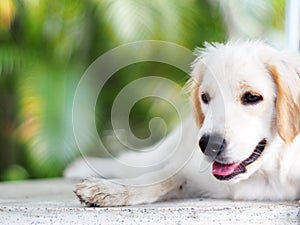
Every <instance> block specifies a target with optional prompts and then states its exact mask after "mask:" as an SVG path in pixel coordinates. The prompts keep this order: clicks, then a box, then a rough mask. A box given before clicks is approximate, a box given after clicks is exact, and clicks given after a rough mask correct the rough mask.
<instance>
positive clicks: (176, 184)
mask: <svg viewBox="0 0 300 225" xmlns="http://www.w3.org/2000/svg"><path fill="white" fill-rule="evenodd" d="M196 54H198V58H197V59H196V61H195V62H194V64H193V72H192V76H193V78H194V79H195V80H196V81H198V82H199V83H200V84H199V89H198V91H199V98H200V95H201V93H203V92H208V93H209V94H210V96H211V102H210V104H209V105H206V104H203V103H201V109H202V112H203V114H204V116H205V119H204V122H203V124H202V127H201V128H198V127H197V126H196V123H195V121H194V120H193V119H192V115H190V117H189V118H187V120H186V121H185V122H184V123H183V124H182V126H179V127H178V128H177V129H175V130H174V131H173V133H171V134H170V135H169V137H167V139H166V140H165V142H164V143H163V144H162V145H160V146H159V150H157V151H154V152H148V153H144V154H137V153H136V155H134V154H132V153H131V154H128V155H123V156H120V161H123V162H127V165H130V164H131V163H140V164H141V163H146V164H147V163H148V164H149V163H150V164H151V163H153V164H155V162H156V161H157V159H158V158H159V157H162V158H167V160H165V161H166V162H167V163H165V164H163V165H160V164H159V165H155V166H154V167H153V168H152V170H153V171H149V169H147V168H148V167H147V168H144V169H142V168H139V167H136V169H134V168H132V167H130V166H126V165H124V164H122V163H116V161H115V160H107V159H105V160H104V159H98V160H96V161H95V160H94V159H93V161H92V164H93V165H91V168H96V169H97V170H99V171H101V175H103V176H104V177H113V178H118V179H115V180H111V181H112V182H109V181H108V180H104V179H101V178H92V179H86V180H84V181H83V182H82V183H80V184H78V186H77V189H76V190H75V193H76V194H77V195H78V197H79V198H80V200H81V202H83V203H85V204H86V205H97V206H115V205H132V204H140V203H150V202H155V201H161V200H164V199H167V198H183V197H199V196H204V197H212V198H227V199H240V200H295V199H299V198H300V185H299V184H300V163H299V162H298V160H300V137H299V136H296V137H295V138H294V140H293V142H292V143H285V142H284V141H283V140H282V139H281V137H280V135H279V134H278V129H277V126H276V116H277V115H276V98H277V92H278V90H277V87H276V84H275V82H274V80H273V78H272V76H271V75H270V71H268V66H270V65H274V66H276V67H277V69H278V71H279V73H280V76H282V77H281V82H286V85H287V86H288V88H289V90H290V91H291V93H292V94H293V97H294V99H295V101H296V102H297V101H299V91H300V82H299V76H298V72H299V71H300V57H299V55H298V54H296V53H287V52H281V51H277V50H275V49H273V48H271V47H269V46H267V45H265V44H264V43H263V42H260V41H249V42H239V41H237V42H233V41H232V42H229V43H227V44H214V45H206V48H204V49H201V50H196ZM246 91H255V92H257V93H260V94H261V95H262V96H263V101H262V102H260V103H258V104H255V105H243V104H241V101H240V99H241V96H242V94H243V93H245V92H246ZM297 99H298V100H297ZM289 119H292V118H289ZM208 132H218V133H220V134H222V135H223V137H224V138H225V139H226V140H228V147H227V149H226V158H227V162H228V163H233V162H240V161H243V160H245V159H246V158H248V157H249V156H250V155H251V154H252V152H253V150H254V148H255V146H256V145H257V144H258V142H259V141H260V140H261V139H263V138H266V139H267V141H268V144H267V146H266V148H265V150H264V152H263V153H262V155H261V156H260V157H259V159H258V160H256V161H255V162H254V163H252V164H251V165H250V166H249V167H247V171H246V172H245V173H242V174H239V175H237V176H236V177H234V178H233V179H231V180H229V181H219V180H217V179H216V178H214V177H213V175H212V171H211V162H209V161H207V160H205V157H203V154H202V153H201V151H200V149H199V147H198V140H199V138H200V137H201V136H202V135H203V134H204V133H208ZM178 140H179V141H178ZM172 150H175V151H172ZM170 151H172V154H170ZM102 163H104V164H102ZM84 165H85V162H84V161H82V160H81V161H77V162H76V163H75V164H73V165H71V166H70V167H69V168H68V169H67V170H66V173H65V174H66V176H67V177H84V176H86V175H91V174H94V173H91V169H89V168H88V167H86V166H85V167H84ZM109 165H110V166H109ZM101 167H102V168H101ZM82 168H85V170H83V171H82ZM137 168H138V169H137ZM105 171H106V172H105ZM145 184H147V185H145ZM151 184H152V185H151Z"/></svg>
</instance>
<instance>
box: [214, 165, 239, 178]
mask: <svg viewBox="0 0 300 225" xmlns="http://www.w3.org/2000/svg"><path fill="white" fill-rule="evenodd" d="M239 165H240V163H232V164H221V163H218V162H214V163H213V165H212V173H213V175H218V176H229V175H230V174H232V173H233V172H234V171H235V170H236V168H238V166H239Z"/></svg>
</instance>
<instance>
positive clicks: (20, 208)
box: [0, 179, 300, 225]
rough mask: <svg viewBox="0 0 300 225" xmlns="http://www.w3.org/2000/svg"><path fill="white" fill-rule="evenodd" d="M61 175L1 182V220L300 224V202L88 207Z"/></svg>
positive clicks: (198, 201)
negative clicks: (47, 178) (59, 176)
mask: <svg viewBox="0 0 300 225" xmlns="http://www.w3.org/2000/svg"><path fill="white" fill-rule="evenodd" d="M73 188H74V183H73V182H71V181H68V180H63V179H50V180H35V181H22V182H6V183H0V224H268V225H270V224H280V225H282V224H299V225H300V222H299V221H300V203H299V202H237V201H227V200H221V201H220V200H212V199H199V198H197V199H186V200H175V201H169V202H164V203H156V204H150V205H139V206H130V207H111V208H86V207H83V206H81V205H80V204H79V201H78V200H77V198H76V197H75V195H74V194H73V192H72V190H73Z"/></svg>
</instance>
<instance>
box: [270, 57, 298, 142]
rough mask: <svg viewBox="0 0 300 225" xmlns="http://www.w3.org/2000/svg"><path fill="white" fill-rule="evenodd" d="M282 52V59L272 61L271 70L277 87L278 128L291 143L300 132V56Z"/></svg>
mask: <svg viewBox="0 0 300 225" xmlns="http://www.w3.org/2000/svg"><path fill="white" fill-rule="evenodd" d="M280 54H281V59H280V60H278V61H277V60H276V62H272V63H271V64H270V65H269V71H270V73H271V75H272V77H273V80H274V83H275V84H276V87H277V98H276V123H277V130H278V133H279V135H280V137H281V138H282V139H283V140H284V141H285V142H286V143H291V142H292V141H293V140H294V138H295V137H296V135H298V134H299V133H300V78H299V74H300V73H299V72H300V57H299V55H298V54H295V55H288V54H286V53H280ZM293 56H294V57H293ZM282 57H283V58H282Z"/></svg>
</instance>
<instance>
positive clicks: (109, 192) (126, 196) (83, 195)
mask: <svg viewBox="0 0 300 225" xmlns="http://www.w3.org/2000/svg"><path fill="white" fill-rule="evenodd" d="M153 176H156V175H155V174H153V173H149V174H145V175H143V176H141V177H138V178H133V179H127V180H105V179H99V178H89V179H85V180H83V181H82V182H81V183H79V184H78V185H77V186H76V190H75V191H74V192H75V194H76V195H77V196H78V198H79V199H80V202H81V203H84V204H85V205H87V206H124V205H137V204H143V203H152V202H157V201H160V200H163V199H166V198H169V197H171V196H179V194H178V193H177V192H180V191H181V190H182V185H183V184H184V182H185V181H184V179H183V178H181V177H180V176H179V175H174V176H172V177H171V178H168V179H165V180H162V181H160V182H156V183H153V184H151V183H149V182H147V181H151V179H152V178H153ZM124 183H126V184H124Z"/></svg>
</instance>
